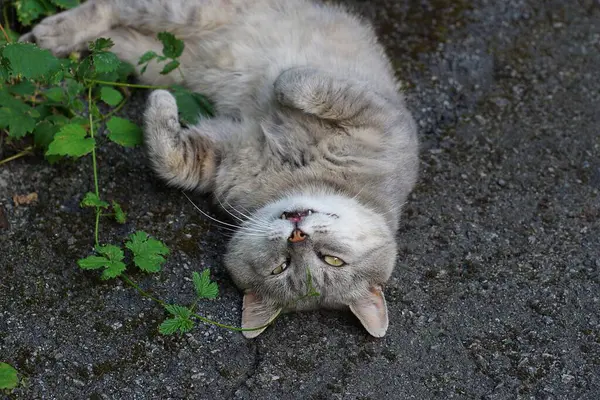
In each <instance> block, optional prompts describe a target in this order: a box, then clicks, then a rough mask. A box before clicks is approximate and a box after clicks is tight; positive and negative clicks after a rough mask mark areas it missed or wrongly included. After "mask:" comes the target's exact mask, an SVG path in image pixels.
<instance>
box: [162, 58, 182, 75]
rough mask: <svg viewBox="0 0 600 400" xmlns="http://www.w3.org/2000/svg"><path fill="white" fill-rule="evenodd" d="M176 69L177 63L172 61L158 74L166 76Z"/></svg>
mask: <svg viewBox="0 0 600 400" xmlns="http://www.w3.org/2000/svg"><path fill="white" fill-rule="evenodd" d="M177 68H179V61H177V60H173V61H171V62H170V63H168V64H167V65H165V66H164V68H163V70H162V71H160V73H161V75H167V74H168V73H170V72H171V71H173V70H175V69H177Z"/></svg>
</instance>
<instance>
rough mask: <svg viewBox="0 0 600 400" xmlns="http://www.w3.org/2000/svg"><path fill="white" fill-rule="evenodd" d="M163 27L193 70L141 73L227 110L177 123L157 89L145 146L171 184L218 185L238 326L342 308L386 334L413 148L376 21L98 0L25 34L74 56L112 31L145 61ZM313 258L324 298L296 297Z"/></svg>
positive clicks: (276, 2)
mask: <svg viewBox="0 0 600 400" xmlns="http://www.w3.org/2000/svg"><path fill="white" fill-rule="evenodd" d="M161 31H170V32H172V33H174V34H175V35H176V36H177V37H179V38H181V39H183V40H184V41H185V52H184V54H183V55H182V57H181V63H182V67H181V68H182V72H183V76H184V77H185V79H184V78H182V77H181V76H180V75H179V74H170V75H167V76H163V75H160V73H159V71H160V68H161V66H159V65H156V64H154V65H153V64H151V65H150V67H149V68H148V70H147V71H146V72H145V73H144V74H143V75H141V76H140V79H141V81H143V82H145V83H149V84H160V85H164V84H172V83H179V84H183V85H185V86H187V87H188V88H190V89H191V90H194V91H196V92H200V93H204V94H206V95H208V96H209V97H210V98H211V99H212V100H213V101H214V102H215V104H216V109H217V112H218V116H217V117H216V118H214V119H210V120H203V121H201V122H200V123H199V124H198V125H195V126H190V127H182V126H181V125H180V124H179V121H178V113H177V106H176V103H175V100H174V98H173V97H172V96H171V95H170V94H169V93H168V92H166V91H162V90H158V91H155V92H153V93H152V94H151V95H150V99H149V105H148V108H147V111H146V114H145V142H146V146H147V149H148V155H149V158H150V161H151V163H152V166H153V168H154V170H155V171H156V172H157V173H158V174H159V175H160V176H161V177H162V178H164V179H165V180H167V181H168V182H169V183H170V184H172V185H173V186H177V187H180V188H184V189H199V190H202V191H211V192H213V193H214V195H215V197H216V198H217V199H218V201H219V202H220V203H221V204H223V205H225V207H227V208H228V209H229V210H228V211H229V212H231V213H232V214H235V215H237V218H238V219H240V220H241V224H240V227H239V229H238V230H237V232H236V233H235V235H234V237H233V239H232V240H231V242H230V243H229V246H228V249H227V254H226V256H225V264H226V267H227V269H228V271H229V273H230V274H231V276H232V278H233V280H234V281H235V283H236V284H237V285H238V286H239V288H240V289H242V290H243V291H244V305H243V314H242V326H243V327H244V328H252V327H260V326H262V325H264V324H265V323H267V322H268V321H270V320H271V319H272V318H274V316H276V315H277V314H278V313H279V312H280V311H281V310H282V309H283V310H298V309H309V308H317V307H328V308H344V307H349V308H350V309H351V310H352V312H353V313H354V314H355V315H356V316H357V317H358V318H359V319H360V321H361V322H362V324H363V326H364V327H365V328H366V329H367V330H368V331H369V333H371V334H372V335H373V336H377V337H381V336H383V335H384V334H385V332H386V330H387V327H388V316H387V307H386V303H385V298H384V295H383V290H382V287H383V285H384V284H385V282H386V281H387V280H388V278H389V277H390V274H391V272H392V269H393V268H394V265H395V261H396V240H395V233H396V230H397V228H398V219H399V215H400V211H401V207H402V205H403V203H404V202H405V200H406V198H407V196H408V194H409V192H410V190H411V189H412V187H413V185H414V183H415V179H416V176H417V166H418V161H417V153H418V149H417V148H418V143H417V135H416V128H415V124H414V121H413V119H412V117H411V115H410V114H409V112H408V111H407V109H406V107H405V104H404V100H403V98H402V96H401V95H400V94H399V93H398V91H397V84H396V81H395V79H394V76H393V72H392V69H391V67H390V63H389V62H388V59H387V58H386V57H385V55H384V52H383V49H382V47H381V46H380V45H379V44H378V43H377V41H376V38H375V35H374V33H373V31H372V29H371V28H370V27H369V26H368V25H367V24H365V23H363V22H362V21H360V20H359V19H358V18H356V17H354V16H352V15H350V14H348V13H347V12H346V11H344V10H343V9H341V8H338V7H333V6H324V5H319V4H315V3H312V2H310V1H308V0H89V1H87V2H86V3H84V4H83V5H81V6H79V7H77V8H75V9H73V10H70V11H66V12H63V13H61V14H58V15H56V16H52V17H49V18H46V19H45V20H43V21H42V22H41V23H40V24H39V25H37V26H36V27H35V28H34V29H33V32H32V33H31V34H28V35H26V37H24V38H23V39H24V40H35V41H36V42H37V43H38V44H39V45H40V46H41V47H43V48H47V49H50V50H51V51H53V52H54V53H55V54H57V55H66V54H68V53H69V52H71V51H74V50H81V49H84V48H85V47H86V46H87V42H88V41H91V40H94V39H96V38H97V37H109V38H112V40H113V41H114V43H115V46H114V48H113V49H112V51H113V52H115V53H116V54H117V55H118V56H119V57H120V58H121V59H123V60H124V61H127V62H130V63H131V64H133V65H136V64H137V61H138V59H139V58H140V56H141V55H142V54H143V53H145V52H146V51H148V50H155V51H157V52H160V49H161V47H162V46H161V44H160V43H159V42H158V41H157V40H156V39H155V37H156V33H157V32H161ZM307 269H308V270H309V271H310V275H311V277H312V284H313V286H314V287H315V289H316V290H317V291H318V292H319V293H320V296H317V297H309V298H304V299H302V300H300V301H297V300H298V298H300V297H302V296H303V295H304V294H305V293H306V291H307V288H308V285H307V283H308V280H307ZM260 332H262V330H256V331H247V332H245V333H244V334H245V336H246V337H255V336H257V335H258V334H259V333H260Z"/></svg>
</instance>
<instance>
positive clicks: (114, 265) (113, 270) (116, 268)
mask: <svg viewBox="0 0 600 400" xmlns="http://www.w3.org/2000/svg"><path fill="white" fill-rule="evenodd" d="M125 269H127V266H126V265H125V263H123V262H121V261H111V262H110V263H109V264H108V266H107V268H106V269H105V270H104V272H102V275H101V276H100V279H103V280H108V279H112V278H116V277H118V276H120V275H121V274H122V273H123V272H125Z"/></svg>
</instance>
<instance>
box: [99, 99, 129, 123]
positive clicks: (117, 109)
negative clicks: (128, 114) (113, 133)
mask: <svg viewBox="0 0 600 400" xmlns="http://www.w3.org/2000/svg"><path fill="white" fill-rule="evenodd" d="M127 100H129V97H126V98H125V99H123V101H121V103H120V104H119V105H118V106H117V107H116V108H114V109H112V110H111V111H110V112H108V113H107V114H106V115H103V116H102V118H99V119H97V120H96V121H94V122H102V121H106V120H107V119H109V118H110V117H112V116H113V115H115V114H116V113H118V112H119V111H121V109H122V108H123V106H125V104H126V103H127Z"/></svg>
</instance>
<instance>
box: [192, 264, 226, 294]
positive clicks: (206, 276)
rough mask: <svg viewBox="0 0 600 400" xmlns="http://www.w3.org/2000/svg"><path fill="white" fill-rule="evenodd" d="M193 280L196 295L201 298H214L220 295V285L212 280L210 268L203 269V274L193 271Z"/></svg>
mask: <svg viewBox="0 0 600 400" xmlns="http://www.w3.org/2000/svg"><path fill="white" fill-rule="evenodd" d="M192 281H193V282H194V289H196V296H198V298H200V299H214V298H216V297H217V296H218V295H219V287H218V286H217V284H216V283H215V282H212V281H211V280H210V269H205V270H204V271H202V275H200V274H199V273H197V272H193V273H192Z"/></svg>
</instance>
